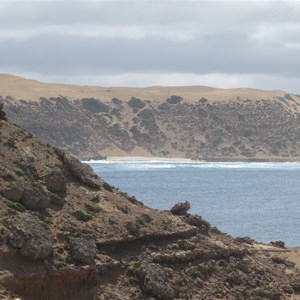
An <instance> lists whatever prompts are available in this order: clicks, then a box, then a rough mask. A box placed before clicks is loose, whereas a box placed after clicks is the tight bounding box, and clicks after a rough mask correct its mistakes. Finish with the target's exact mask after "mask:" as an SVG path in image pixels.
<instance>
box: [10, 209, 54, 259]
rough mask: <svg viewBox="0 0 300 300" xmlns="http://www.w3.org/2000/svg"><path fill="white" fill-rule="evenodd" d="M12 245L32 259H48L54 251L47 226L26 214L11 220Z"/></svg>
mask: <svg viewBox="0 0 300 300" xmlns="http://www.w3.org/2000/svg"><path fill="white" fill-rule="evenodd" d="M9 223H10V225H9V229H10V234H9V242H10V244H11V245H12V246H13V247H14V248H16V249H18V250H19V251H20V253H21V254H22V255H23V256H25V257H28V258H30V259H34V260H36V259H39V258H41V259H42V258H47V257H49V255H50V254H51V253H52V251H53V241H52V236H51V234H50V232H49V231H48V230H47V229H46V226H45V224H43V222H42V221H40V220H39V219H38V218H37V217H35V216H33V215H30V214H24V215H21V216H19V217H17V218H13V219H12V220H10V222H9Z"/></svg>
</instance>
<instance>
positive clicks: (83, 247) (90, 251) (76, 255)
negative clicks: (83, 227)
mask: <svg viewBox="0 0 300 300" xmlns="http://www.w3.org/2000/svg"><path fill="white" fill-rule="evenodd" d="M70 251H71V257H72V258H73V259H74V260H76V261H78V262H81V263H83V264H93V263H94V258H95V256H96V254H97V246H96V243H95V241H94V240H93V239H91V238H83V237H78V238H74V239H72V240H71V242H70Z"/></svg>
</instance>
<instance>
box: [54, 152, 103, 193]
mask: <svg viewBox="0 0 300 300" xmlns="http://www.w3.org/2000/svg"><path fill="white" fill-rule="evenodd" d="M55 152H56V154H57V156H58V157H59V158H60V160H62V161H63V162H64V164H65V166H66V167H67V169H68V170H69V171H70V172H71V173H72V174H73V175H74V176H75V177H76V178H77V179H79V180H80V181H81V182H82V183H85V184H87V185H88V186H90V187H93V188H97V189H100V188H101V185H102V183H103V182H102V180H101V179H100V178H99V177H98V176H97V175H96V174H95V172H94V171H93V169H92V168H91V167H90V166H89V165H88V164H85V163H81V161H80V160H78V159H77V158H76V157H74V156H72V155H71V154H69V153H66V152H65V151H64V150H61V149H58V148H55Z"/></svg>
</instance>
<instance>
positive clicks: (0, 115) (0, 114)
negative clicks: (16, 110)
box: [0, 101, 7, 121]
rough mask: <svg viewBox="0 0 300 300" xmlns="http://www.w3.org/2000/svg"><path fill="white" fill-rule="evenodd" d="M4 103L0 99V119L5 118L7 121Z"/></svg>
mask: <svg viewBox="0 0 300 300" xmlns="http://www.w3.org/2000/svg"><path fill="white" fill-rule="evenodd" d="M3 106H4V105H3V103H2V102H1V101H0V120H5V121H7V119H6V114H5V112H4V111H3Z"/></svg>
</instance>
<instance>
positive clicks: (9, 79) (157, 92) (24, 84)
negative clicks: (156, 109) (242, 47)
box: [0, 74, 285, 102]
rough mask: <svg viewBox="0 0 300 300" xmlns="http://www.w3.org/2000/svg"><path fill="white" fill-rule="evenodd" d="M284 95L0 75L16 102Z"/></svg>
mask: <svg viewBox="0 0 300 300" xmlns="http://www.w3.org/2000/svg"><path fill="white" fill-rule="evenodd" d="M284 94H285V92H283V91H280V90H273V91H265V90H258V89H249V88H237V89H216V88H212V87H205V86H176V87H175V86H152V87H145V88H131V87H100V86H99V87H98V86H79V85H71V84H50V83H41V82H39V81H36V80H29V79H25V78H22V77H18V76H14V75H8V74H0V95H2V96H8V95H9V96H13V97H15V98H17V99H26V100H28V99H31V100H38V99H39V98H40V97H47V98H49V97H57V96H64V97H67V98H69V99H73V100H75V99H81V98H84V97H94V98H97V99H101V100H104V101H108V100H111V99H112V98H121V99H123V100H129V99H130V98H131V97H132V96H133V95H134V96H135V97H138V98H141V99H144V100H147V99H151V100H152V101H153V100H159V101H161V100H165V99H167V98H168V97H170V96H171V95H180V96H181V97H183V98H184V99H185V100H186V101H191V102H193V101H197V100H199V99H200V98H201V97H205V98H209V99H210V100H219V101H220V100H224V101H226V100H236V99H237V98H241V99H248V98H250V99H264V98H268V99H270V98H273V97H276V96H283V95H284Z"/></svg>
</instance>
